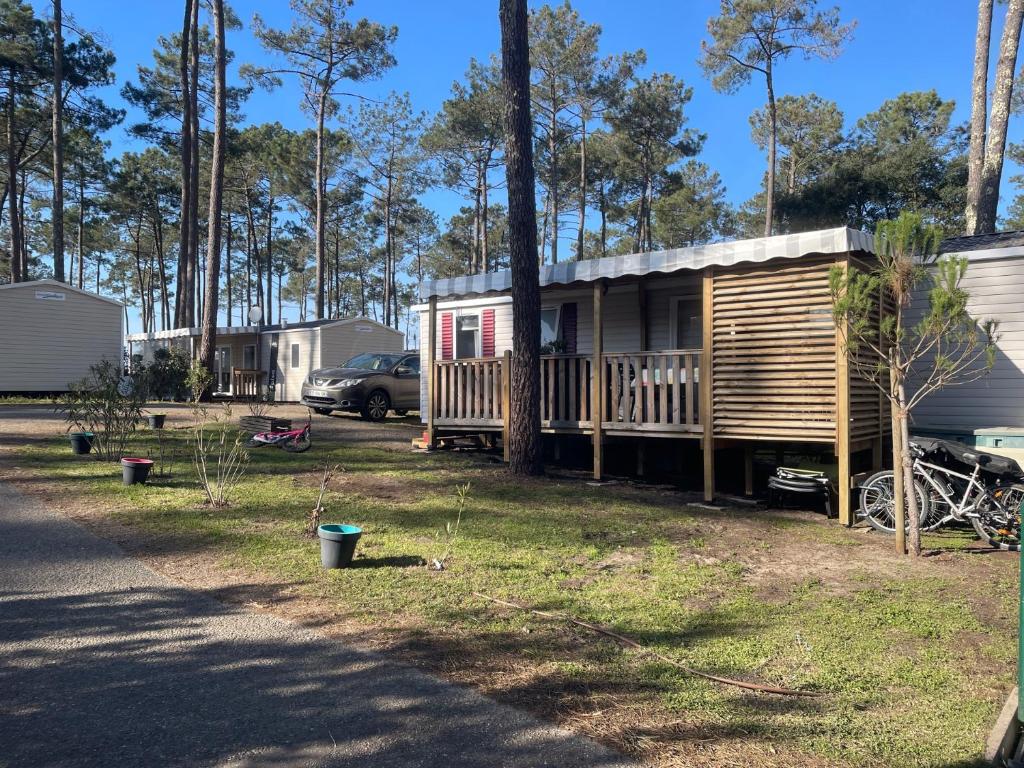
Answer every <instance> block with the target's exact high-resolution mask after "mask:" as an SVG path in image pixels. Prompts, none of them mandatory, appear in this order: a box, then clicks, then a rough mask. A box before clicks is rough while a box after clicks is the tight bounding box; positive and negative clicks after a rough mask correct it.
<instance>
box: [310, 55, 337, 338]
mask: <svg viewBox="0 0 1024 768" xmlns="http://www.w3.org/2000/svg"><path fill="white" fill-rule="evenodd" d="M332 69H333V67H332V66H331V65H328V67H327V71H326V74H325V77H324V78H323V81H324V82H328V83H329V82H330V81H331V77H332V74H333V72H332ZM328 90H329V89H328V87H327V86H326V85H325V86H324V88H323V90H322V91H321V92H320V101H319V103H318V104H317V110H316V173H315V176H316V249H315V254H314V258H315V259H316V287H315V289H314V293H315V294H316V296H315V304H316V319H317V320H322V319H323V317H324V253H325V247H324V236H325V234H326V231H327V230H326V227H327V222H326V215H325V206H326V201H325V200H324V197H325V196H326V193H327V188H326V187H327V181H326V179H325V178H324V163H325V162H326V160H325V157H324V121H325V120H326V118H327V99H328V96H329V93H328Z"/></svg>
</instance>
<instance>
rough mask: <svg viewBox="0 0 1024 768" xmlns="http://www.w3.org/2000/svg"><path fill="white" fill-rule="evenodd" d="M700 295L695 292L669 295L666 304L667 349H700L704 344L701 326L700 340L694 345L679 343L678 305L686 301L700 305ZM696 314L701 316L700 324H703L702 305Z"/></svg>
mask: <svg viewBox="0 0 1024 768" xmlns="http://www.w3.org/2000/svg"><path fill="white" fill-rule="evenodd" d="M701 301H702V297H701V295H700V294H697V293H688V294H674V295H672V296H670V297H669V300H668V302H669V304H668V339H669V349H701V348H703V346H704V340H703V330H704V329H703V327H702V328H701V332H702V335H701V342H700V344H698V345H697V346H696V347H682V346H680V345H679V305H680V304H684V303H688V304H696V305H697V306H698V307H700V305H701ZM700 309H701V311H700V314H699V315H698V316H699V317H700V318H701V325H702V326H703V324H704V314H703V307H700Z"/></svg>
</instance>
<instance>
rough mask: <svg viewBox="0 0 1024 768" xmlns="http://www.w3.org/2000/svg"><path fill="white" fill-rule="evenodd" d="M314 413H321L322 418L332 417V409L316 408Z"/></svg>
mask: <svg viewBox="0 0 1024 768" xmlns="http://www.w3.org/2000/svg"><path fill="white" fill-rule="evenodd" d="M313 412H314V413H319V414H320V415H321V416H330V415H331V409H330V408H314V409H313Z"/></svg>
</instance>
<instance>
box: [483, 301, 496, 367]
mask: <svg viewBox="0 0 1024 768" xmlns="http://www.w3.org/2000/svg"><path fill="white" fill-rule="evenodd" d="M480 320H481V325H482V326H483V328H482V336H481V338H480V354H481V355H482V356H483V357H494V310H493V309H485V310H484V311H483V312H481V313H480Z"/></svg>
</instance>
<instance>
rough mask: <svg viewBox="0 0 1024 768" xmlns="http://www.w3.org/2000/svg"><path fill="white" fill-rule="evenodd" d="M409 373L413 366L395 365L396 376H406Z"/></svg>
mask: <svg viewBox="0 0 1024 768" xmlns="http://www.w3.org/2000/svg"><path fill="white" fill-rule="evenodd" d="M407 373H412V368H410V367H409V366H408V365H396V366H395V376H405V375H406V374H407Z"/></svg>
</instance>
